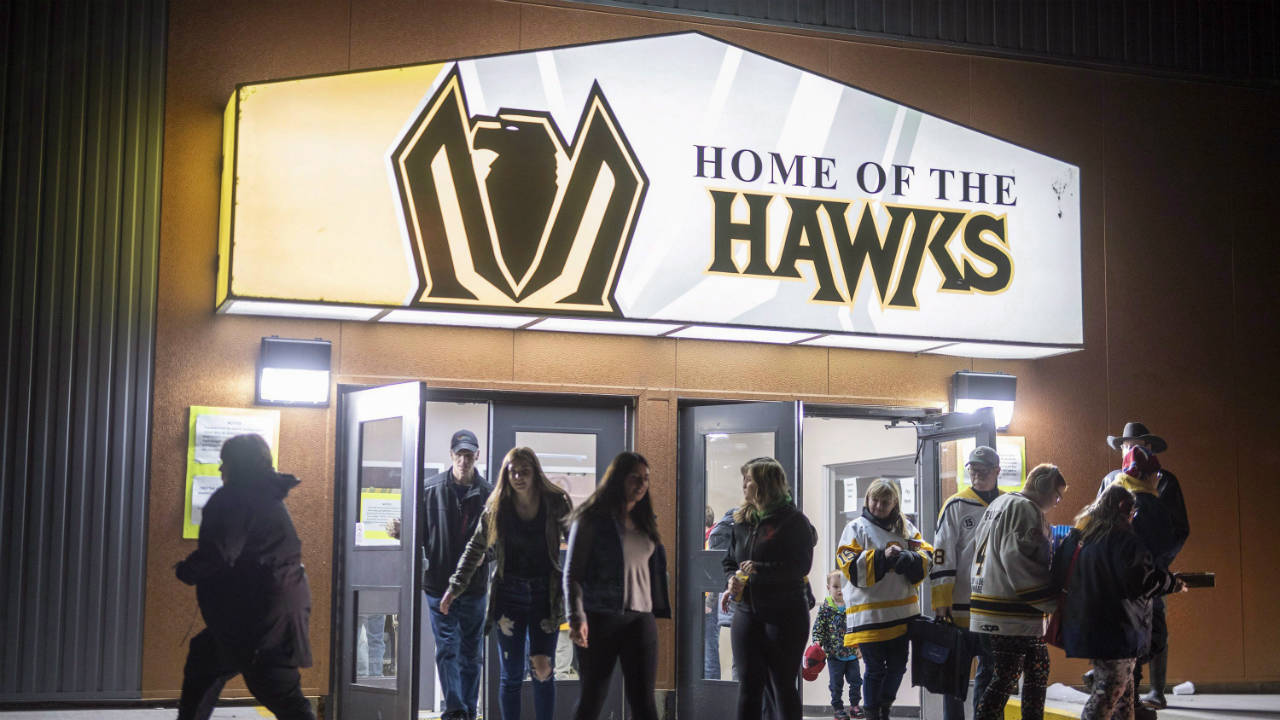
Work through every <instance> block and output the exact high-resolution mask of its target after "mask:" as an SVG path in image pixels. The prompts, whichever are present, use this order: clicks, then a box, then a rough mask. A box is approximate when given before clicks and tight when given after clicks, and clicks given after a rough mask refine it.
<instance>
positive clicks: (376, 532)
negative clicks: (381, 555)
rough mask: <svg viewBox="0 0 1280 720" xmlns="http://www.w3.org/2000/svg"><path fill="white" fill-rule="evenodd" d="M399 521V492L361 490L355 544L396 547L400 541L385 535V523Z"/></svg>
mask: <svg viewBox="0 0 1280 720" xmlns="http://www.w3.org/2000/svg"><path fill="white" fill-rule="evenodd" d="M399 519H400V491H399V490H377V489H370V490H362V491H361V492H360V528H361V532H360V533H359V534H358V535H357V537H356V544H357V545H361V546H369V545H398V544H400V541H399V540H398V539H396V538H393V537H391V535H390V534H388V533H387V523H388V522H390V521H391V520H399Z"/></svg>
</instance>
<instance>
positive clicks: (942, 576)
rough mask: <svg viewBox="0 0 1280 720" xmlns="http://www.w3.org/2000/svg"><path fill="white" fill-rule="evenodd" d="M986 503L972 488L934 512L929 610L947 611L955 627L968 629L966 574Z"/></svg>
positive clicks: (965, 489)
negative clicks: (944, 609)
mask: <svg viewBox="0 0 1280 720" xmlns="http://www.w3.org/2000/svg"><path fill="white" fill-rule="evenodd" d="M986 509H987V502H986V501H985V500H983V499H982V497H981V496H979V495H978V493H976V492H974V490H973V488H972V487H966V488H964V489H963V490H961V491H960V492H958V493H956V494H955V495H952V496H951V497H950V498H947V502H946V503H945V504H943V506H942V512H940V513H938V532H937V534H936V535H934V538H933V570H932V571H931V572H930V573H929V583H930V585H931V586H932V590H931V598H930V599H931V607H933V609H934V610H938V609H940V608H948V607H949V608H951V616H952V617H953V618H954V619H955V623H956V625H959V626H960V627H963V628H967V627H969V581H970V577H969V572H970V570H971V569H972V568H973V539H974V536H975V535H976V534H977V530H978V523H979V522H981V520H982V513H983V512H985V511H986Z"/></svg>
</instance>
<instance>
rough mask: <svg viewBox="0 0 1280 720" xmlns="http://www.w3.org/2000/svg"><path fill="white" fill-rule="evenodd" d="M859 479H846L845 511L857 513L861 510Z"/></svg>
mask: <svg viewBox="0 0 1280 720" xmlns="http://www.w3.org/2000/svg"><path fill="white" fill-rule="evenodd" d="M858 500H859V498H858V479H857V478H845V479H844V511H845V512H847V513H856V512H859V511H860V510H861V507H860V506H859V505H858Z"/></svg>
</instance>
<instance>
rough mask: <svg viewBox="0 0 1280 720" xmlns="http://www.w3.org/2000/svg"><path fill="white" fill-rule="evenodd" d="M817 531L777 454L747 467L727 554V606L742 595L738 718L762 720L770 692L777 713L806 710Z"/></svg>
mask: <svg viewBox="0 0 1280 720" xmlns="http://www.w3.org/2000/svg"><path fill="white" fill-rule="evenodd" d="M817 543H818V533H817V531H815V530H814V529H813V525H812V524H811V523H810V522H809V518H807V517H805V516H804V513H802V512H800V510H799V508H797V507H796V504H795V501H793V500H792V499H791V490H790V488H789V487H787V475H786V472H784V471H783V469H782V465H781V464H780V463H779V462H778V461H777V460H774V459H773V458H770V457H762V458H756V459H754V460H750V461H748V462H747V463H746V464H745V465H743V466H742V504H741V505H739V506H738V509H737V511H735V512H734V514H733V534H732V536H731V538H730V540H729V549H728V550H726V551H725V556H724V560H723V565H724V572H725V581H726V583H727V585H728V587H727V590H726V592H725V594H724V595H722V596H721V598H722V599H721V601H720V602H721V607H722V608H723V609H724V610H726V611H727V610H728V605H729V602H730V598H731V597H737V598H738V600H737V601H736V610H735V612H734V613H733V624H732V626H731V628H732V629H731V630H730V633H731V635H730V637H731V638H732V641H733V660H734V664H735V665H736V666H737V667H738V668H739V671H740V676H739V680H740V682H739V683H738V720H758V719H759V718H760V717H762V715H763V711H764V706H765V702H764V697H765V694H766V693H767V694H768V695H769V696H770V698H771V699H772V702H771V703H769V705H770V707H771V708H772V712H771V716H772V717H774V718H777V720H789V719H790V718H798V717H800V716H801V714H802V712H803V710H802V707H803V704H802V702H801V700H800V691H799V688H798V687H797V686H796V676H797V674H798V673H799V672H800V662H801V660H802V658H803V656H804V646H805V642H806V641H807V639H808V637H809V598H810V597H811V596H812V590H811V589H810V588H809V580H808V577H807V576H808V574H809V568H810V567H811V566H812V565H813V546H814V545H816V544H817Z"/></svg>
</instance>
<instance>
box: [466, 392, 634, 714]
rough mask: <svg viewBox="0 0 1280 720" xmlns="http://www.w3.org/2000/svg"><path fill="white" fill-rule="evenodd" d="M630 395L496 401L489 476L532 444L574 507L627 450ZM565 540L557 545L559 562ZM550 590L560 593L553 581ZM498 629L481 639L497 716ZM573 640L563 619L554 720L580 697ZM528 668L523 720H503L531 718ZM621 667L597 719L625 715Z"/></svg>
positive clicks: (490, 702) (570, 710)
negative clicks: (510, 453)
mask: <svg viewBox="0 0 1280 720" xmlns="http://www.w3.org/2000/svg"><path fill="white" fill-rule="evenodd" d="M631 403H632V400H631V398H621V397H604V398H587V397H575V398H572V399H567V400H564V401H562V402H559V403H557V404H547V399H546V398H543V399H541V401H537V400H535V401H531V402H515V401H502V400H495V401H494V402H493V404H492V405H491V407H492V411H493V414H492V420H493V425H492V438H493V441H492V442H491V443H490V461H489V467H490V480H491V481H495V480H496V478H497V477H498V473H500V472H501V471H502V459H503V457H504V456H505V455H506V453H507V451H508V450H510V449H511V448H513V447H520V446H523V447H528V448H532V449H533V451H534V452H535V453H537V455H538V460H539V461H540V462H541V463H542V470H543V472H545V473H546V474H547V477H548V478H549V479H550V480H551V482H553V483H555V484H557V485H559V486H560V487H562V488H564V489H565V491H566V492H568V493H569V497H570V498H571V499H572V501H573V504H574V506H575V507H576V506H578V505H580V504H581V503H582V501H584V500H586V499H587V498H588V497H589V496H590V495H591V493H593V492H595V489H596V485H598V484H599V482H600V480H601V479H602V478H603V477H604V471H605V468H607V467H609V463H610V462H611V461H612V460H613V458H614V456H616V455H617V454H618V453H620V452H622V451H624V450H629V449H630V448H631V436H630V422H629V419H630V413H631ZM564 551H565V545H564V543H561V551H560V552H561V555H560V557H561V560H562V561H563V559H564ZM553 592H560V588H559V587H558V586H557V587H556V588H554V589H553ZM498 632H500V630H499V629H497V628H495V629H494V630H492V631H491V632H490V633H489V638H488V639H487V640H486V647H488V652H487V654H486V655H485V657H486V658H487V662H486V665H487V666H488V669H487V670H486V676H487V685H486V695H487V697H488V701H487V704H486V707H487V708H490V709H491V712H490V713H489V715H490V717H497V716H498V715H500V713H499V711H498V708H499V707H501V706H500V705H499V691H500V689H501V688H500V684H501V683H500V678H501V671H500V663H499V662H498V658H500V657H501V656H502V654H501V650H500V648H499V647H498V642H497V633H498ZM574 656H575V653H574V648H573V643H572V642H571V641H570V640H569V627H568V624H567V623H565V624H563V625H562V626H561V629H560V638H559V640H558V641H557V642H556V656H555V658H553V660H554V662H555V677H556V707H555V718H556V720H568V718H572V717H573V711H574V708H575V707H576V706H577V704H578V697H579V696H580V695H581V694H582V688H581V683H580V681H579V680H578V667H577V665H576V661H575V658H574ZM528 672H529V671H528V670H526V674H525V682H524V687H523V688H522V689H521V693H522V699H521V703H520V718H510V719H507V718H504V719H503V720H533V718H534V706H533V684H532V682H531V681H530V680H529V676H528ZM623 698H624V694H623V684H622V672H621V671H620V670H617V669H616V668H615V672H614V673H613V675H612V678H611V680H610V681H609V692H608V695H607V696H606V699H605V704H604V708H603V709H602V712H601V717H604V718H621V717H623V703H624V699H623Z"/></svg>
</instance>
